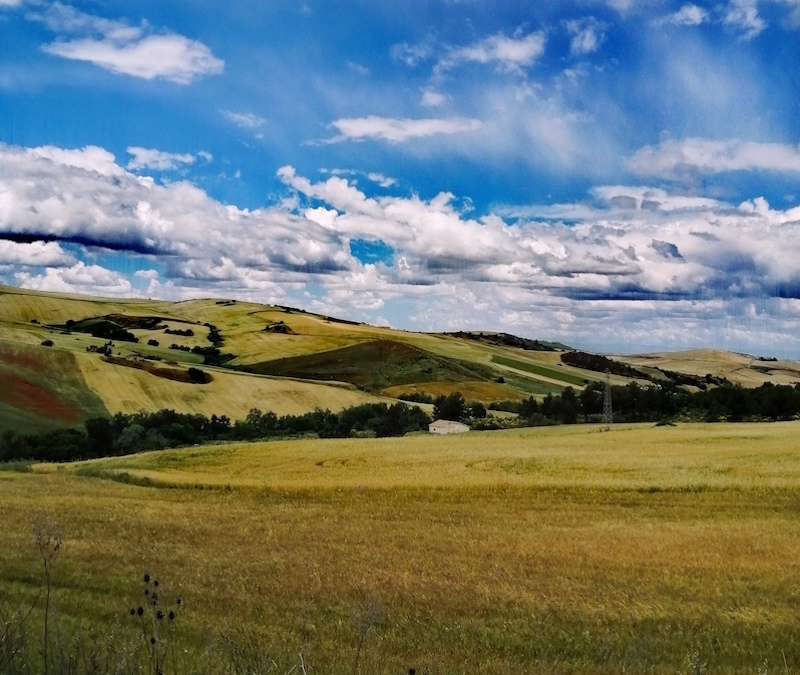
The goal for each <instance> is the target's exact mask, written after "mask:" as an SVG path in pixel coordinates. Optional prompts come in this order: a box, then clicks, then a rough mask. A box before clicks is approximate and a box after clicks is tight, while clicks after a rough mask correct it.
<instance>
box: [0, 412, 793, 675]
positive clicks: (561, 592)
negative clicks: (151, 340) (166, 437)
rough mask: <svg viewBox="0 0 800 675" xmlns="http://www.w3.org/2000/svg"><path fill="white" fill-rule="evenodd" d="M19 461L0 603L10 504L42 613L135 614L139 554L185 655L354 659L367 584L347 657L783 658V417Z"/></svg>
mask: <svg viewBox="0 0 800 675" xmlns="http://www.w3.org/2000/svg"><path fill="white" fill-rule="evenodd" d="M34 469H35V470H34V472H32V473H14V472H9V471H4V472H3V471H0V519H1V520H2V522H3V524H4V526H3V527H2V528H0V550H2V551H3V553H4V555H3V556H0V605H2V604H3V603H5V604H6V605H8V603H13V602H17V603H23V599H24V598H26V597H27V598H32V597H33V596H34V595H35V593H36V589H37V588H38V587H39V585H40V583H41V573H40V571H39V570H40V561H39V559H38V556H37V553H36V549H35V546H34V543H33V537H32V530H31V527H32V524H33V523H34V522H35V521H36V520H37V519H39V520H41V519H43V518H45V517H48V516H49V517H50V518H52V519H53V520H55V521H56V522H57V523H58V525H59V527H60V528H61V529H62V531H63V534H64V541H65V544H64V547H63V550H62V552H61V553H60V556H59V558H58V560H57V561H56V565H55V567H54V572H53V583H54V587H53V598H54V602H55V603H56V606H57V609H58V613H59V616H60V617H61V620H62V621H64V622H69V621H73V620H75V621H77V620H81V621H83V622H84V623H87V624H88V623H91V622H95V623H97V622H99V623H100V625H102V626H106V627H109V626H114V625H115V623H114V622H115V620H118V621H119V622H120V624H119V626H117V627H116V628H114V631H115V633H114V634H115V635H117V634H127V633H126V631H132V632H133V634H134V636H135V627H133V628H131V627H130V625H129V623H127V622H128V620H129V617H128V616H127V610H128V608H129V607H132V606H135V605H136V604H137V603H138V602H140V600H139V598H140V597H141V592H142V591H141V582H140V581H139V579H140V575H141V574H142V573H143V572H145V571H148V572H150V573H151V574H157V575H159V579H160V580H161V583H162V588H163V591H164V595H165V596H167V595H169V597H173V596H174V595H175V594H177V593H180V595H181V597H182V599H183V601H184V602H183V605H182V609H181V614H180V616H179V619H178V624H177V625H178V626H179V627H180V629H181V631H182V632H181V633H180V636H179V637H180V639H181V640H182V642H181V644H182V645H183V646H184V647H185V648H187V649H188V650H189V651H188V653H189V655H190V656H191V658H192V659H195V660H196V661H195V662H196V663H198V664H206V665H207V664H208V663H210V662H212V661H213V662H215V663H216V662H217V661H214V659H217V660H219V659H223V660H224V658H225V653H224V651H222V650H221V648H219V649H217V648H214V645H220V644H223V643H224V640H223V641H222V642H220V637H219V636H221V635H223V636H224V635H227V636H229V637H230V636H232V638H233V640H234V642H235V641H236V640H237V639H238V640H240V641H241V640H245V641H246V639H249V637H248V636H252V637H253V638H254V639H255V640H256V643H257V644H258V645H260V650H261V652H264V653H268V655H269V658H270V659H274V662H275V664H276V667H275V668H274V669H273V670H267V669H266V668H264V669H263V670H261V671H258V672H275V673H278V672H280V673H286V672H289V670H290V669H291V668H292V667H294V671H293V672H299V664H300V661H299V659H300V655H301V654H302V658H303V661H302V663H303V664H304V665H305V666H306V667H307V668H309V670H308V672H317V673H326V674H332V675H338V674H339V673H352V672H353V666H354V656H355V653H356V645H357V640H358V635H357V631H356V630H355V629H354V624H353V621H352V618H353V616H354V612H357V611H358V610H359V608H363V607H365V606H369V605H375V604H378V605H379V606H380V607H381V608H382V612H380V614H381V615H382V617H383V620H382V621H381V622H380V624H379V625H376V626H375V627H374V628H373V629H372V630H371V631H370V632H369V633H368V635H367V637H366V639H365V641H364V645H363V650H362V654H361V660H360V663H359V668H358V672H360V673H363V674H367V673H369V674H383V673H385V674H387V675H389V674H400V673H407V672H408V669H409V668H415V669H416V672H417V673H428V674H429V675H434V674H436V675H445V674H456V673H459V674H460V673H487V674H490V675H493V674H500V673H575V674H577V673H590V674H591V673H607V674H611V673H614V674H616V673H659V674H660V673H701V672H702V673H758V672H765V673H786V672H790V673H793V672H798V670H799V669H800V602H799V601H800V518H799V517H798V515H799V514H800V498H798V495H799V494H800V423H794V422H792V423H776V424H741V425H733V424H731V425H726V424H717V425H685V426H677V427H658V428H654V427H650V426H644V425H639V426H625V427H623V426H620V427H615V428H613V429H612V430H611V431H610V432H601V431H600V430H599V429H598V428H597V427H589V426H585V427H581V426H576V427H568V428H567V427H558V428H552V427H551V428H542V429H527V430H519V431H500V432H484V433H478V432H472V433H469V434H466V435H463V436H457V437H432V436H412V437H406V438H402V439H386V440H384V439H364V440H346V441H341V440H306V441H292V442H273V443H258V444H251V445H245V444H231V445H218V446H209V447H195V448H187V449H183V450H173V451H164V452H161V453H147V454H143V455H139V456H132V457H126V458H115V459H106V460H95V461H93V462H87V463H80V464H74V465H65V466H61V467H51V466H37V467H34ZM112 478H113V480H111V479H112ZM145 479H149V480H145ZM125 481H127V482H125ZM115 617H116V619H115ZM237 636H238V637H237ZM206 649H211V651H210V652H206V651H204V650H206ZM270 667H272V666H270ZM202 671H203V668H202V667H200V666H198V668H197V670H196V671H195V672H202ZM217 672H222V671H219V670H218V671H217ZM240 672H241V671H240Z"/></svg>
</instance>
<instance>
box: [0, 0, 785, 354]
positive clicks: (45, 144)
mask: <svg viewBox="0 0 800 675" xmlns="http://www.w3.org/2000/svg"><path fill="white" fill-rule="evenodd" d="M798 46H800V0H715V1H714V2H698V3H696V4H695V3H682V2H672V1H670V0H539V1H537V2H522V1H513V0H508V1H506V2H497V1H496V0H491V1H489V0H485V1H484V0H438V1H437V0H413V1H411V0H407V1H405V2H403V1H400V0H370V1H369V2H366V1H363V2H362V1H360V0H336V1H333V0H305V1H304V0H270V2H264V3H254V2H244V1H243V0H229V2H225V3H219V2H211V1H210V0H172V1H170V2H163V0H137V1H136V2H127V3H120V2H111V1H110V0H84V1H81V0H72V1H70V0H64V1H59V2H41V1H39V0H0V283H2V284H7V285H12V286H18V287H22V288H29V289H39V290H45V291H61V292H70V293H88V294H95V295H102V296H114V297H134V296H141V297H151V298H160V299H170V300H181V299H188V298H196V297H221V298H235V299H239V300H252V301H257V302H263V303H274V304H281V305H290V306H294V307H300V308H303V309H306V310H309V311H313V312H319V313H322V314H326V315H333V316H339V317H342V318H347V319H351V320H357V321H364V322H368V323H372V324H377V325H386V326H391V327H393V328H399V329H404V330H414V331H456V330H494V331H505V332H509V333H514V334H517V335H520V336H525V337H529V338H535V339H541V340H558V341H561V342H564V343H566V344H569V345H572V346H574V347H577V348H581V349H587V350H593V351H600V352H604V353H635V352H653V351H663V350H682V349H691V348H699V347H711V348H720V349H729V350H733V351H739V352H744V353H748V354H752V355H756V356H777V357H787V358H793V359H800V185H798V179H800V145H799V144H800V125H798V123H797V120H798V119H799V118H800V61H799V60H798V58H797V55H798V53H799V52H798Z"/></svg>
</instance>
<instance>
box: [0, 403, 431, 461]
mask: <svg viewBox="0 0 800 675" xmlns="http://www.w3.org/2000/svg"><path fill="white" fill-rule="evenodd" d="M430 421H431V420H430V417H429V416H428V415H427V414H426V413H425V412H424V411H423V410H420V408H418V407H416V406H413V407H412V406H407V405H405V404H403V403H395V404H393V405H387V404H386V403H366V404H363V405H359V406H354V407H351V408H346V409H345V410H342V411H341V412H338V413H334V412H331V411H330V410H314V411H312V412H308V413H304V414H302V415H282V416H278V415H276V414H275V413H274V412H262V411H260V410H258V409H253V410H251V411H250V412H249V413H248V415H247V417H246V418H245V419H243V420H237V421H235V422H233V421H232V420H231V419H230V418H229V417H228V416H226V415H221V416H217V415H211V416H210V417H206V416H204V415H200V414H189V413H178V412H175V411H174V410H159V411H158V412H144V411H142V412H138V413H134V414H132V415H126V414H123V413H117V414H116V415H114V416H113V417H110V418H109V417H94V418H91V419H89V420H86V422H85V423H84V425H83V427H82V428H75V429H57V430H53V431H48V432H44V433H40V434H18V433H16V432H14V431H6V432H5V433H4V434H2V435H0V462H6V461H12V460H31V461H52V462H69V461H75V460H81V459H92V458H96V457H113V456H117V455H126V454H131V453H135V452H142V451H145V450H163V449H166V448H175V447H180V446H186V445H196V444H202V443H209V442H213V441H253V440H260V439H271V438H297V437H302V436H312V435H313V436H317V437H320V438H347V437H351V436H378V437H384V436H402V435H404V434H406V433H409V432H411V431H422V430H426V431H427V428H428V424H429V423H430Z"/></svg>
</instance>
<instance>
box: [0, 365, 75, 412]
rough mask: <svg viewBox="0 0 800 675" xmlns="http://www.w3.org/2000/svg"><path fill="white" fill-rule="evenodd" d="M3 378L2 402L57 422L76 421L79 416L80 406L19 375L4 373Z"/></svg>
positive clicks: (0, 389)
mask: <svg viewBox="0 0 800 675" xmlns="http://www.w3.org/2000/svg"><path fill="white" fill-rule="evenodd" d="M3 380H4V382H3V386H2V387H0V401H2V402H3V403H7V404H9V405H11V406H12V407H14V408H20V409H22V410H25V411H28V412H32V413H34V414H36V415H40V416H42V417H49V418H50V419H52V420H57V421H59V422H76V421H78V420H79V419H80V418H81V410H80V408H78V407H77V406H75V405H74V404H72V403H71V402H69V401H64V400H62V399H61V398H60V397H59V396H58V395H57V394H54V393H53V392H52V391H47V389H43V388H42V387H38V386H36V385H35V384H33V383H31V382H29V381H28V380H26V379H25V378H23V377H21V376H20V375H16V374H14V373H4V375H3Z"/></svg>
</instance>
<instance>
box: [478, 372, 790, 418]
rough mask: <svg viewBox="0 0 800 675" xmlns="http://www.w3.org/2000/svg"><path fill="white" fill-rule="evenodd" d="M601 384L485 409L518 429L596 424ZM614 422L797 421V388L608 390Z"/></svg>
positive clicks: (674, 386) (629, 387) (654, 386)
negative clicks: (509, 416) (503, 414)
mask: <svg viewBox="0 0 800 675" xmlns="http://www.w3.org/2000/svg"><path fill="white" fill-rule="evenodd" d="M604 397H605V385H604V384H603V383H601V382H594V383H591V384H589V385H587V386H586V388H585V389H583V390H582V391H580V392H578V391H575V390H574V389H572V387H567V388H566V389H564V390H563V391H562V392H561V393H560V394H555V395H554V394H548V395H547V396H545V397H544V399H543V400H542V401H537V400H536V399H534V398H533V397H530V398H528V399H527V400H524V401H501V402H497V403H496V404H490V405H489V408H490V410H491V409H493V408H494V409H499V410H506V411H509V412H515V413H517V414H518V415H519V419H518V424H520V425H521V426H537V425H544V424H576V423H579V422H600V421H602V418H603V401H604ZM611 402H612V409H613V421H614V422H659V421H669V420H675V419H681V420H686V421H705V422H719V421H727V422H743V421H782V420H791V419H796V418H798V417H800V385H776V384H772V383H771V382H767V383H764V384H762V385H761V386H760V387H757V388H754V389H745V388H744V387H741V386H739V385H728V386H721V387H720V386H717V387H708V388H707V389H705V390H699V391H691V390H687V389H686V388H685V387H682V386H680V385H679V384H677V383H675V382H666V381H665V382H662V383H658V384H649V385H640V384H639V383H637V382H630V383H628V384H627V385H624V386H614V387H611Z"/></svg>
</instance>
